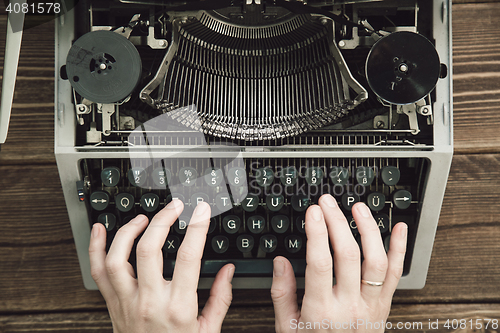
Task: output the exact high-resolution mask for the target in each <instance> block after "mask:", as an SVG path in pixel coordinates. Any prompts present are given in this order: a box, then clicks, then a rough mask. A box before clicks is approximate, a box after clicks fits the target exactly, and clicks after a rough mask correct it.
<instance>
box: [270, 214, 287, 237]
mask: <svg viewBox="0 0 500 333" xmlns="http://www.w3.org/2000/svg"><path fill="white" fill-rule="evenodd" d="M289 226H290V219H289V218H288V216H286V215H277V216H273V217H272V218H271V227H272V228H273V230H274V232H276V233H278V234H282V233H284V232H286V231H287V230H288V227H289Z"/></svg>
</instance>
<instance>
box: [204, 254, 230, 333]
mask: <svg viewBox="0 0 500 333" xmlns="http://www.w3.org/2000/svg"><path fill="white" fill-rule="evenodd" d="M234 269H235V268H234V265H233V264H228V265H225V266H224V267H222V268H221V269H220V270H219V272H218V273H217V275H216V276H215V280H214V283H213V284H212V288H211V289H210V297H209V298H208V300H207V303H206V304H205V307H204V308H203V310H202V311H201V318H200V319H199V320H203V321H204V322H205V327H207V330H206V332H220V329H221V327H222V322H223V321H224V318H225V317H226V313H227V310H229V306H230V305H231V301H232V299H233V291H232V288H233V286H232V285H231V281H232V279H233V275H234Z"/></svg>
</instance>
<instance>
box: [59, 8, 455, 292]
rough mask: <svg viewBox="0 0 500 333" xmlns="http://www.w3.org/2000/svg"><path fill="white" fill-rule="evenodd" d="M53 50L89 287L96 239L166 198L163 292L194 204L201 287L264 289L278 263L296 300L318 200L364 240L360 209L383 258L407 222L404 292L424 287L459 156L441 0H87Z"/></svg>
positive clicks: (65, 21)
mask: <svg viewBox="0 0 500 333" xmlns="http://www.w3.org/2000/svg"><path fill="white" fill-rule="evenodd" d="M55 38H56V62H55V64H56V68H57V73H56V91H55V98H56V104H55V154H56V159H57V165H58V169H59V174H60V177H61V182H62V187H63V190H64V197H65V201H66V205H67V209H68V213H69V217H70V222H71V228H72V231H73V235H74V239H75V243H76V248H77V252H78V258H79V262H80V266H81V271H82V277H83V281H84V284H85V287H86V288H88V289H96V288H97V287H96V285H95V283H94V281H93V280H92V278H91V275H90V265H89V257H88V245H89V239H90V230H91V227H92V225H93V224H94V223H102V224H104V226H105V227H106V230H107V233H108V238H107V239H108V243H109V244H110V243H111V241H112V240H113V237H114V235H115V234H116V232H117V230H119V228H120V227H122V226H123V225H125V224H126V223H128V221H130V220H131V218H133V217H135V216H136V215H137V214H145V215H147V216H148V217H149V218H151V217H152V216H154V214H155V213H156V212H158V211H159V210H161V209H162V208H163V207H164V206H165V205H166V204H168V202H170V201H171V200H172V198H178V199H180V200H182V201H183V202H184V206H185V209H184V212H183V213H182V214H181V216H180V217H179V219H178V220H177V221H176V223H175V224H174V225H173V226H172V228H171V230H170V232H169V235H168V238H167V239H166V242H165V245H164V247H163V256H164V276H165V278H166V279H169V278H170V277H171V276H172V272H173V269H174V267H175V257H176V251H177V249H178V247H179V245H180V244H181V243H182V240H183V237H184V234H185V231H186V227H187V225H188V224H189V219H190V216H191V213H192V211H193V209H194V207H195V206H196V205H197V204H198V203H199V202H202V201H205V202H208V203H209V204H210V206H211V208H212V210H211V211H212V216H211V222H210V228H209V232H208V235H207V241H206V246H205V251H204V256H203V260H202V266H201V273H200V274H201V275H200V282H199V288H209V287H210V286H211V283H212V281H213V279H214V276H215V274H216V273H217V271H218V270H219V269H220V268H221V267H222V266H223V265H224V264H226V263H228V262H232V263H234V264H235V266H236V271H235V278H234V280H233V286H234V287H235V288H269V287H270V285H271V281H272V260H273V258H274V257H275V256H277V255H283V256H285V257H287V258H289V260H290V261H291V263H292V265H293V267H294V271H295V274H296V276H297V283H298V286H303V285H304V272H305V266H306V263H305V251H306V235H305V232H304V216H305V212H306V210H307V207H308V206H310V205H312V204H315V203H317V201H318V199H319V197H320V196H321V195H322V194H324V193H330V194H332V195H333V196H334V197H335V199H336V200H337V201H338V202H339V205H340V206H341V208H342V210H343V212H344V213H345V215H346V217H347V220H348V223H349V225H350V227H351V230H352V233H353V235H354V237H355V238H356V239H357V241H358V242H359V241H360V238H359V233H358V232H357V229H356V224H355V221H354V220H353V218H352V215H351V207H352V206H353V204H354V203H356V202H359V201H362V202H365V203H366V204H367V205H368V206H369V207H370V209H371V210H372V213H373V215H374V217H375V220H376V221H377V223H378V226H379V229H380V232H381V235H382V238H383V240H384V244H385V245H386V247H388V244H389V239H390V237H391V230H392V226H393V225H395V224H396V223H397V222H400V221H404V222H406V223H407V224H408V226H409V233H408V237H409V239H408V245H407V247H408V248H407V255H406V258H405V263H404V274H403V277H402V279H401V281H400V283H399V286H398V288H400V289H418V288H422V287H423V286H424V285H425V280H426V276H427V270H428V266H429V261H430V256H431V252H432V246H433V242H434V236H435V232H436V227H437V223H438V219H439V214H440V209H441V204H442V201H443V195H444V192H445V187H446V182H447V178H448V173H449V170H450V164H451V159H452V153H453V136H452V103H451V99H452V97H451V86H452V84H451V83H452V81H451V51H450V50H451V2H450V1H437V0H434V1H416V0H398V1H392V0H385V1H373V0H372V1H369V0H357V1H355V0H350V1H344V0H333V1H331V0H330V1H329V0H308V1H306V0H303V1H285V0H231V1H225V0H218V1H189V0H185V1H166V0H165V1H150V0H144V1H142V0H119V1H118V0H116V1H103V0H99V1H97V0H81V1H78V2H77V4H76V6H75V7H74V8H73V9H72V10H70V11H68V12H67V13H66V14H65V15H63V16H61V17H59V18H58V20H57V24H56V31H55ZM109 244H108V245H109ZM130 262H131V263H132V265H135V257H134V252H133V253H132V254H131V257H130Z"/></svg>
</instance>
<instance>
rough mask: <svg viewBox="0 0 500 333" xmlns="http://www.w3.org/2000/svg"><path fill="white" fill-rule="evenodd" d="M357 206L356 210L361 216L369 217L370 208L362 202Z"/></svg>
mask: <svg viewBox="0 0 500 333" xmlns="http://www.w3.org/2000/svg"><path fill="white" fill-rule="evenodd" d="M357 208H358V212H359V213H360V214H361V216H363V217H370V216H371V215H372V213H371V212H370V208H368V206H367V205H365V204H364V203H362V202H361V203H360V204H358V205H357Z"/></svg>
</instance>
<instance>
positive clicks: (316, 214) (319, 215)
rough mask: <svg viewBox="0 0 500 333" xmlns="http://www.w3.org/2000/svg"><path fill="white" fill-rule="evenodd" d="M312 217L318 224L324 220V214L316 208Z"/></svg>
mask: <svg viewBox="0 0 500 333" xmlns="http://www.w3.org/2000/svg"><path fill="white" fill-rule="evenodd" d="M311 217H312V219H313V220H314V221H316V222H318V221H321V219H322V218H323V212H322V211H321V208H319V207H314V208H313V210H312V212H311Z"/></svg>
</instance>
